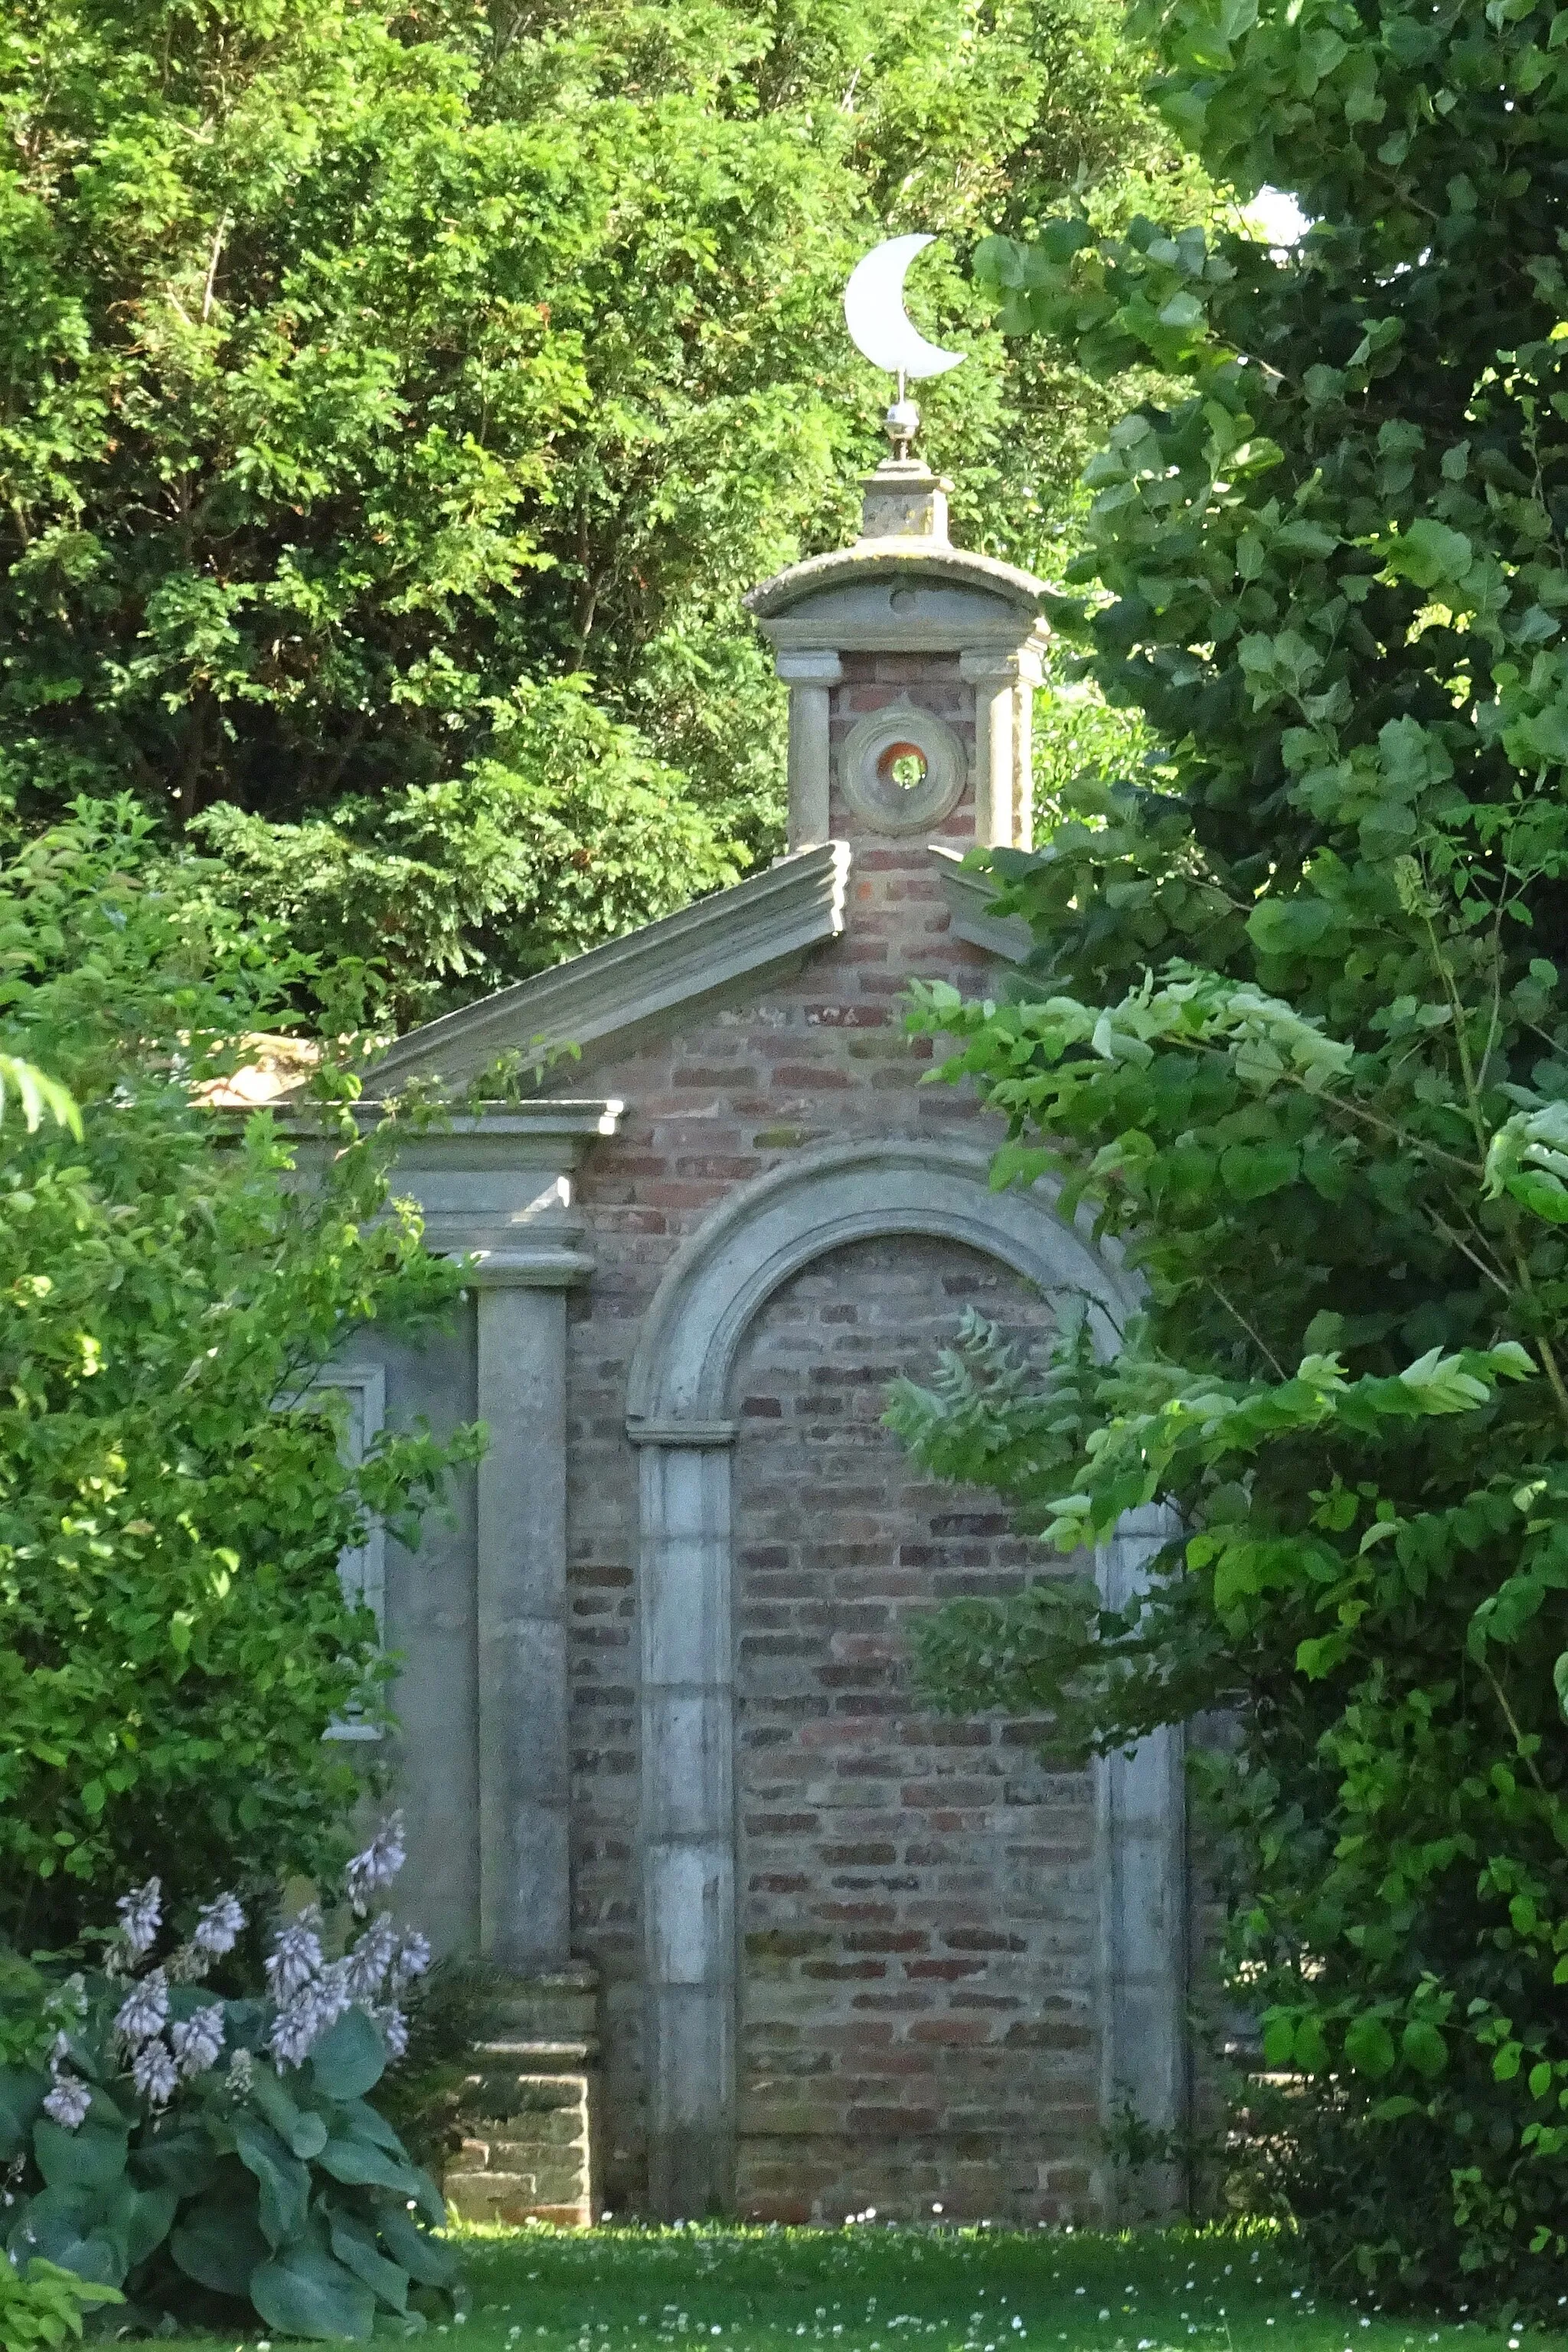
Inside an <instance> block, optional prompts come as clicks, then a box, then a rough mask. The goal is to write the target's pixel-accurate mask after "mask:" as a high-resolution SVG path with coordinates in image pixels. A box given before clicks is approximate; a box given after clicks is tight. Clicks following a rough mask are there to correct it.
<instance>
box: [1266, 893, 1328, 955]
mask: <svg viewBox="0 0 1568 2352" xmlns="http://www.w3.org/2000/svg"><path fill="white" fill-rule="evenodd" d="M1338 929H1340V915H1338V910H1335V908H1331V906H1328V903H1326V901H1323V898H1260V901H1258V906H1256V908H1253V912H1250V915H1248V918H1246V931H1248V939H1250V940H1253V946H1256V948H1258V952H1260V955H1310V952H1311V948H1317V946H1321V943H1323V940H1326V939H1328V936H1331V934H1335V931H1338Z"/></svg>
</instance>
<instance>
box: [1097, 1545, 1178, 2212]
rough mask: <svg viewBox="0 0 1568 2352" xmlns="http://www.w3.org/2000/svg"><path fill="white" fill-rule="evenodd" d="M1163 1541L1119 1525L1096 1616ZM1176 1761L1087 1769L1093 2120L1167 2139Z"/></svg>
mask: <svg viewBox="0 0 1568 2352" xmlns="http://www.w3.org/2000/svg"><path fill="white" fill-rule="evenodd" d="M1172 1534H1173V1521H1172V1519H1171V1517H1170V1516H1169V1514H1168V1513H1167V1512H1165V1511H1164V1510H1163V1509H1160V1508H1158V1507H1152V1508H1147V1509H1143V1510H1137V1511H1129V1512H1128V1513H1127V1514H1126V1516H1125V1517H1123V1518H1122V1520H1121V1523H1120V1525H1119V1527H1118V1528H1117V1531H1116V1534H1115V1535H1114V1536H1113V1537H1112V1538H1111V1540H1110V1543H1109V1544H1108V1545H1107V1546H1106V1548H1105V1549H1104V1551H1103V1552H1102V1553H1101V1554H1100V1597H1101V1600H1102V1601H1103V1602H1104V1604H1105V1606H1106V1607H1107V1608H1111V1609H1122V1608H1125V1607H1126V1605H1127V1603H1128V1601H1131V1599H1133V1598H1134V1596H1135V1595H1136V1594H1137V1593H1139V1592H1141V1591H1143V1590H1144V1589H1145V1587H1146V1585H1147V1582H1148V1563H1149V1562H1150V1560H1151V1559H1152V1558H1153V1556H1154V1554H1155V1553H1156V1552H1157V1551H1158V1550H1159V1549H1160V1548H1161V1546H1162V1545H1163V1544H1165V1543H1168V1542H1169V1541H1170V1539H1171V1536H1172ZM1097 1798H1098V1827H1099V1855H1098V1865H1099V1867H1098V1877H1099V1882H1100V2114H1101V2120H1102V2122H1103V2123H1104V2124H1106V2125H1107V2126H1114V2125H1115V2124H1116V2122H1117V2120H1118V2118H1119V2117H1120V2116H1122V2115H1123V2114H1124V2113H1125V2111H1126V2109H1127V2108H1128V2107H1129V2106H1130V2105H1131V2108H1132V2109H1133V2111H1134V2113H1135V2114H1136V2115H1137V2116H1138V2117H1139V2119H1140V2121H1141V2122H1142V2123H1143V2124H1144V2125H1145V2126H1148V2127H1149V2129H1151V2130H1152V2131H1156V2132H1171V2133H1175V2132H1179V2131H1180V2130H1181V2129H1182V2127H1183V2126H1184V2123H1185V2121H1186V2117H1187V2107H1188V2077H1187V2019H1186V1996H1187V1886H1186V1793H1185V1782H1184V1740H1183V1735H1182V1729H1181V1727H1180V1726H1179V1725H1176V1726H1173V1727H1170V1728H1168V1729H1166V1730H1163V1731H1156V1732H1154V1733H1153V1734H1152V1735H1151V1737H1150V1738H1147V1739H1143V1740H1140V1742H1139V1744H1138V1746H1137V1747H1136V1748H1134V1749H1133V1750H1132V1752H1131V1755H1129V1756H1107V1757H1102V1758H1101V1759H1100V1764H1099V1767H1098V1774H1097ZM1143 2186H1144V2189H1145V2192H1146V2194H1147V2195H1148V2197H1149V2201H1150V2202H1151V2203H1152V2204H1154V2205H1156V2206H1163V2207H1164V2208H1166V2209H1169V2208H1170V2207H1172V2206H1179V2205H1180V2204H1181V2203H1182V2201H1183V2188H1184V2182H1183V2177H1182V2168H1181V2167H1180V2166H1179V2165H1174V2166H1172V2167H1171V2168H1168V2169H1167V2170H1166V2171H1164V2172H1163V2174H1161V2175H1156V2177H1155V2178H1154V2179H1153V2180H1152V2181H1151V2182H1146V2183H1145V2184H1143ZM1112 2218H1114V2217H1112Z"/></svg>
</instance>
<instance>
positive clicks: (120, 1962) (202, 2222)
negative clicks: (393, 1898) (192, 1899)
mask: <svg viewBox="0 0 1568 2352" xmlns="http://www.w3.org/2000/svg"><path fill="white" fill-rule="evenodd" d="M402 1858H403V1857H402V1848H401V1843H400V1839H399V1834H398V1831H397V1827H396V1824H395V1822H394V1823H393V1824H391V1825H389V1826H388V1827H387V1828H386V1829H384V1831H383V1832H381V1833H380V1834H379V1835H378V1837H377V1838H376V1840H375V1841H374V1843H373V1844H372V1845H371V1846H369V1847H368V1848H367V1849H366V1850H365V1852H364V1853H362V1854H360V1855H358V1856H356V1858H355V1860H354V1861H353V1863H352V1864H350V1867H349V1873H348V1885H347V1895H348V1909H349V1911H350V1913H351V1914H352V1916H353V1920H354V1923H355V1927H354V1932H353V1936H352V1939H351V1940H350V1941H348V1942H347V1944H346V1946H345V1948H343V1949H342V1952H341V1953H340V1954H339V1955H338V1956H337V1957H336V1958H329V1957H328V1954H327V1952H326V1950H325V1949H324V1948H323V1947H324V1939H325V1929H324V1927H323V1923H322V1919H321V1914H320V1912H319V1911H317V1910H316V1909H314V1908H312V1909H310V1910H307V1911H305V1912H303V1913H301V1914H300V1916H298V1917H296V1918H294V1919H292V1920H290V1921H289V1923H288V1924H286V1925H285V1926H283V1927H279V1929H278V1930H277V1931H276V1932H275V1933H274V1935H273V1936H272V1938H271V1942H270V1948H269V1950H268V1956H267V1959H266V1964H265V1990H260V1989H258V1991H257V1992H256V1993H255V1994H253V1995H229V1996H226V1995H224V1994H221V1993H219V1992H217V1991H216V1990H213V1989H212V1987H211V1986H210V1985H209V1984H208V1983H207V1981H206V1979H208V1978H209V1976H211V1975H212V1973H213V1972H214V1970H215V1969H218V1968H220V1967H227V1968H230V1969H232V1967H233V1956H234V1954H235V1950H236V1946H237V1942H238V1939H239V1937H240V1935H241V1933H242V1931H243V1929H244V1927H245V1925H246V1922H245V1916H244V1914H243V1912H242V1910H241V1907H240V1906H239V1904H238V1903H237V1901H236V1899H235V1897H234V1896H233V1895H219V1896H218V1897H217V1898H216V1900H215V1901H213V1902H210V1903H208V1904H206V1905H205V1906H203V1908H202V1910H201V1911H200V1913H199V1915H198V1916H197V1917H196V1919H195V1923H194V1925H193V1926H192V1927H191V1930H190V1932H189V1933H188V1934H187V1935H186V1936H185V1937H184V1939H183V1940H181V1941H179V1942H177V1943H174V1945H173V1948H170V1949H168V1950H167V1951H166V1952H165V1953H164V1954H163V1957H160V1956H159V1953H160V1946H161V1945H162V1944H163V1942H164V1941H165V1938H164V1937H163V1934H162V1929H163V1917H162V1902H161V1896H160V1890H159V1886H158V1882H157V1881H156V1879H153V1880H152V1881H150V1882H149V1883H148V1884H147V1885H145V1886H142V1887H139V1888H137V1889H135V1890H134V1891H133V1892H132V1893H131V1894H130V1895H124V1896H122V1897H121V1901H120V1904H119V1906H118V1907H119V1915H120V1916H119V1925H118V1927H116V1928H115V1929H114V1930H113V1931H112V1932H111V1933H110V1935H108V1936H107V1937H104V1938H103V1944H104V1950H103V1960H102V1965H101V1966H100V1967H99V1968H96V1969H83V1970H79V1971H78V1972H76V1973H74V1974H72V1975H70V1976H68V1977H64V1978H62V1977H60V1976H59V1975H58V1973H57V1974H54V1975H51V1974H49V1973H47V1972H46V1971H40V1970H37V1969H35V1970H32V1971H29V1972H27V1973H26V1976H25V1977H24V1976H22V1975H20V1974H18V1975H17V1976H16V1977H15V1978H14V1979H13V1980H12V1988H13V1989H12V1990H9V1991H8V1992H7V1993H5V1994H4V1995H0V1999H3V2000H5V2002H6V2005H7V2006H9V2007H10V2008H11V2009H12V2011H13V2012H14V2014H13V2016H12V2018H11V2019H9V2020H7V2025H8V2027H9V2029H10V2030H9V2032H8V2034H7V2040H8V2043H9V2046H10V2047H11V2048H13V2049H14V2048H15V2047H16V2040H17V2025H18V2019H17V2016H16V2014H15V2012H25V2018H24V2021H27V2020H30V2021H31V2024H32V2029H33V2030H32V2046H31V2050H30V2052H29V2053H28V2056H27V2058H26V2062H25V2063H19V2064H15V2063H14V2064H11V2065H8V2066H5V2067H4V2068H0V2161H4V2162H5V2163H6V2164H8V2165H9V2167H10V2174H9V2192H10V2193H9V2204H8V2210H6V2212H5V2245H6V2251H7V2252H8V2253H9V2254H10V2256H11V2258H12V2261H13V2262H14V2263H17V2264H18V2265H20V2264H23V2263H28V2262H30V2261H32V2260H34V2259H37V2258H41V2259H43V2260H44V2261H47V2262H49V2263H56V2264H58V2265H59V2266H60V2267H61V2268H63V2269H65V2270H68V2271H70V2272H73V2273H76V2275H77V2276H78V2277H79V2278H80V2279H83V2280H87V2281H89V2282H92V2283H95V2284H100V2285H106V2286H111V2287H116V2288H122V2289H123V2290H124V2292H125V2294H126V2295H127V2297H128V2299H129V2300H130V2302H131V2303H132V2305H133V2306H136V2307H139V2308H140V2310H141V2311H142V2312H143V2313H146V2314H147V2315H161V2314H163V2313H165V2312H167V2313H173V2314H174V2315H176V2316H177V2317H182V2318H192V2319H199V2320H205V2322H207V2323H208V2324H210V2325H215V2326H216V2325H221V2326H233V2325H234V2324H235V2322H236V2314H235V2313H234V2310H233V2305H235V2304H243V2305H247V2306H249V2307H250V2308H253V2309H254V2310H255V2312H256V2313H258V2315H259V2316H260V2317H261V2319H262V2320H263V2321H264V2322H265V2323H266V2325H267V2326H268V2329H269V2330H270V2331H272V2332H274V2333H276V2334H279V2335H284V2336H321V2337H343V2336H346V2337H355V2338H358V2337H363V2336H369V2335H370V2333H371V2331H372V2328H373V2326H375V2324H376V2320H377V2315H378V2314H380V2315H383V2321H384V2324H385V2323H386V2322H388V2321H390V2323H391V2324H392V2325H393V2326H397V2325H399V2324H401V2326H403V2327H404V2328H405V2329H407V2330H412V2329H415V2328H417V2327H419V2326H422V2325H423V2312H422V2310H421V2307H420V2306H421V2305H424V2306H425V2307H426V2308H428V2307H429V2305H430V2302H431V2297H432V2294H437V2295H438V2294H442V2293H443V2291H446V2290H449V2289H450V2288H451V2286H452V2285H453V2283H454V2279H455V2265H454V2263H453V2258H452V2255H451V2253H450V2252H449V2251H448V2249H447V2247H446V2246H445V2245H443V2244H442V2243H441V2242H439V2241H438V2240H437V2239H436V2238H434V2237H432V2235H431V2234H430V2231H431V2226H432V2225H436V2226H438V2225H439V2224H440V2222H441V2221H442V2220H443V2219H444V2210H443V2207H442V2203H441V2198H440V2193H439V2191H438V2189H437V2187H436V2184H435V2183H434V2182H433V2181H432V2180H431V2179H430V2178H429V2176H428V2175H427V2174H426V2173H425V2172H422V2171H421V2170H420V2169H419V2168H417V2167H416V2165H415V2164H414V2163H413V2162H412V2160H411V2159H410V2158H409V2157H408V2155H407V2153H406V2151H405V2148H404V2147H403V2145H402V2142H401V2141H400V2140H399V2138H398V2137H397V2134H396V2133H395V2131H394V2130H393V2128H392V2126H391V2125H390V2124H388V2123H387V2122H385V2121H384V2118H383V2117H382V2116H380V2115H378V2114H377V2112H376V2110H375V2108H374V2106H373V2105H371V2104H370V2103H369V2099H368V2097H367V2094H368V2093H370V2092H372V2091H374V2088H375V2086H376V2084H377V2083H378V2082H379V2081H380V2080H381V2077H382V2075H383V2074H384V2071H385V2069H386V2066H387V2064H388V2063H389V2061H391V2060H394V2059H395V2058H396V2057H398V2056H400V2055H401V2054H402V2052H403V2050H404V2048H405V2043H406V2029H405V2024H404V2020H403V2015H402V2011H401V2009H400V2007H399V1996H400V1995H401V1993H402V1992H403V1991H404V1990H405V1988H406V1986H407V1984H408V1983H409V1981H410V1979H412V1978H413V1977H415V1976H416V1975H417V1974H419V1973H420V1972H421V1971H422V1970H423V1969H425V1968H426V1965H427V1964H428V1958H429V1955H428V1950H427V1948H426V1944H425V1941H424V1938H423V1937H419V1936H416V1935H413V1934H410V1933H409V1932H408V1931H407V1930H405V1929H403V1928H400V1927H396V1926H395V1924H394V1922H393V1920H392V1917H391V1916H390V1914H388V1913H385V1912H382V1913H380V1914H378V1915H377V1916H375V1917H374V1918H370V1917H368V1916H367V1915H368V1912H369V1908H370V1904H371V1899H372V1897H373V1896H374V1895H376V1894H377V1893H378V1892H379V1891H380V1890H381V1888H382V1887H383V1886H384V1885H386V1884H388V1883H389V1882H390V1879H391V1877H392V1875H393V1874H394V1872H395V1869H396V1868H397V1866H398V1865H399V1864H401V1861H402ZM225 2306H228V2307H227V2308H225Z"/></svg>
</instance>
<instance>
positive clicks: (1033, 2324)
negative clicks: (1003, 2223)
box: [435, 2224, 1540, 2352]
mask: <svg viewBox="0 0 1568 2352" xmlns="http://www.w3.org/2000/svg"><path fill="white" fill-rule="evenodd" d="M462 2242H463V2244H464V2247H465V2252H466V2264H465V2267H466V2272H467V2279H468V2310H467V2312H466V2314H465V2315H464V2316H463V2318H462V2319H460V2320H459V2321H458V2322H457V2323H456V2325H455V2326H452V2327H451V2328H449V2329H438V2330H437V2331H435V2332H436V2333H437V2334H449V2335H452V2336H459V2337H460V2338H461V2347H462V2352H698V2346H699V2339H701V2346H702V2352H917V2347H918V2348H919V2352H1015V2347H1016V2352H1023V2347H1027V2352H1423V2347H1431V2346H1439V2347H1443V2346H1447V2347H1452V2352H1461V2347H1462V2352H1508V2347H1510V2345H1517V2344H1519V2343H1520V2341H1521V2338H1520V2336H1518V2335H1517V2334H1515V2335H1513V2336H1510V2335H1509V2334H1508V2333H1507V2332H1506V2331H1503V2330H1500V2329H1498V2328H1496V2327H1492V2326H1480V2325H1479V2324H1478V2323H1476V2322H1474V2321H1460V2322H1458V2323H1456V2322H1448V2323H1446V2324H1439V2323H1437V2322H1436V2321H1425V2322H1423V2321H1418V2320H1415V2319H1411V2318H1409V2317H1400V2318H1385V2317H1384V2316H1383V2315H1381V2314H1380V2313H1378V2312H1377V2311H1375V2310H1374V2309H1373V2308H1372V2307H1371V2305H1366V2304H1363V2305H1361V2306H1360V2307H1359V2308H1358V2307H1357V2306H1356V2305H1354V2304H1352V2303H1328V2302H1320V2301H1315V2300H1314V2299H1313V2298H1312V2297H1311V2296H1310V2294H1308V2293H1307V2292H1305V2291H1304V2290H1303V2289H1302V2288H1301V2287H1300V2284H1299V2282H1298V2278H1297V2276H1296V2274H1295V2273H1294V2272H1293V2270H1292V2267H1291V2263H1290V2260H1289V2245H1288V2243H1287V2242H1282V2241H1281V2240H1280V2239H1279V2237H1278V2235H1276V2234H1275V2233H1273V2232H1270V2231H1251V2232H1247V2233H1241V2234H1238V2233H1237V2232H1234V2231H1226V2232H1219V2231H1192V2230H1175V2231H1150V2232H1146V2233H1141V2234H1139V2235H1137V2236H1131V2237H1127V2236H1123V2237H1116V2236H1094V2235H1090V2234H1089V2233H1087V2232H1078V2233H1072V2232H1068V2233H1060V2232H1057V2231H1049V2232H1047V2231H1035V2232H1031V2233H1024V2232H1009V2231H1000V2230H971V2229H965V2230H942V2231H928V2230H911V2229H891V2228H885V2227H877V2226H874V2225H873V2226H862V2227H859V2228H855V2229H846V2230H786V2229H776V2228H775V2229H737V2228H733V2227H727V2226H723V2225H720V2224H714V2225H712V2226H710V2227H687V2228H682V2229H679V2230H656V2229H639V2228H636V2227H625V2228H622V2227H611V2228H606V2229H599V2230H595V2231H578V2232H566V2231H553V2230H548V2229H527V2230H508V2231H499V2230H496V2231H487V2230H478V2229H476V2230H469V2231H464V2232H463V2241H462ZM1537 2340H1538V2341H1539V2340H1540V2339H1539V2338H1538V2339H1537ZM444 2352H458V2347H457V2346H456V2345H452V2346H450V2347H444Z"/></svg>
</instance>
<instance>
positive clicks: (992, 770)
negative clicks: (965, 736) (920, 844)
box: [959, 646, 1040, 849]
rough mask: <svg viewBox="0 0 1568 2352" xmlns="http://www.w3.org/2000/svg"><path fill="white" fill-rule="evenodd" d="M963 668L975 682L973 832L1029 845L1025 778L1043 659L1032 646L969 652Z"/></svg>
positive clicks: (999, 844) (989, 840)
mask: <svg viewBox="0 0 1568 2352" xmlns="http://www.w3.org/2000/svg"><path fill="white" fill-rule="evenodd" d="M959 670H960V674H961V675H962V676H963V677H964V678H965V679H966V680H967V681H968V683H969V684H970V685H971V686H973V688H974V838H975V840H976V841H977V842H980V843H982V844H984V845H985V846H987V847H990V848H997V849H1016V848H1024V847H1026V846H1027V845H1028V842H1029V839H1030V825H1031V824H1032V821H1033V803H1034V793H1033V789H1032V787H1031V786H1030V785H1029V783H1028V781H1027V770H1028V761H1029V756H1030V744H1031V740H1032V715H1033V714H1032V709H1031V706H1032V702H1033V698H1034V690H1035V688H1036V687H1037V685H1038V684H1039V679H1040V665H1039V659H1038V656H1037V653H1036V650H1035V648H1034V647H1033V646H1023V647H1021V648H1020V649H1019V650H1017V651H1016V652H1010V653H1008V652H1000V653H999V652H997V651H995V650H994V649H993V648H991V647H985V648H984V649H982V650H981V651H979V652H973V653H966V654H964V655H963V656H961V658H960V661H959Z"/></svg>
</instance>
